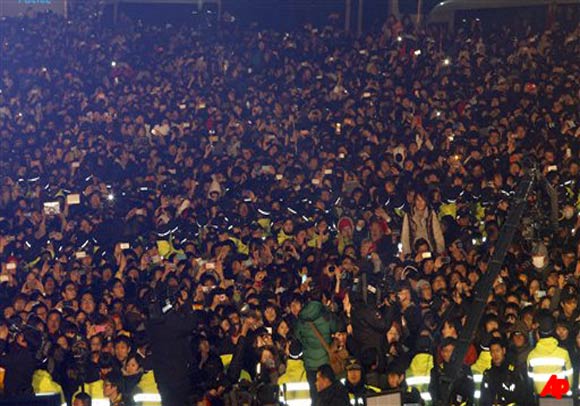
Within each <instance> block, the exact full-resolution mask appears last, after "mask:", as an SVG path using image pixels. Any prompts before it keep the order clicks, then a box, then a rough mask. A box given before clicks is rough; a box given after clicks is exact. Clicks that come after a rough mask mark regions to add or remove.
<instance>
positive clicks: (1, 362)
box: [0, 324, 41, 397]
mask: <svg viewBox="0 0 580 406" xmlns="http://www.w3.org/2000/svg"><path fill="white" fill-rule="evenodd" d="M40 345H41V335H40V333H39V332H38V331H37V330H35V329H33V328H28V327H24V328H23V329H22V330H20V331H17V332H16V333H15V335H14V336H13V337H9V330H8V326H7V325H6V324H2V325H0V366H1V367H2V368H4V370H5V373H4V382H3V383H4V394H5V396H8V397H25V396H30V395H33V394H34V391H33V388H32V376H33V374H34V370H35V369H36V363H37V361H36V357H35V353H36V351H38V349H39V348H40Z"/></svg>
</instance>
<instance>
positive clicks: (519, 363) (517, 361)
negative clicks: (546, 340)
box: [507, 320, 532, 371]
mask: <svg viewBox="0 0 580 406" xmlns="http://www.w3.org/2000/svg"><path fill="white" fill-rule="evenodd" d="M508 333H509V345H508V352H507V359H508V361H509V362H510V363H511V364H512V365H514V366H515V367H516V369H517V370H518V371H527V361H528V355H529V354H530V351H532V346H531V345H530V341H529V340H528V328H527V326H526V323H524V322H523V321H522V320H518V321H517V322H516V323H515V324H514V325H513V326H512V327H511V328H510V329H509V331H508Z"/></svg>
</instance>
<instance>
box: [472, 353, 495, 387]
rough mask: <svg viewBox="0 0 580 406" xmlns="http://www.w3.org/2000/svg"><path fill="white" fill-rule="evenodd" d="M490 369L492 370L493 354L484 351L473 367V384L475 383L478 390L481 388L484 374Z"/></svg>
mask: <svg viewBox="0 0 580 406" xmlns="http://www.w3.org/2000/svg"><path fill="white" fill-rule="evenodd" d="M489 368H491V353H490V352H489V351H482V352H480V353H479V357H477V361H475V363H474V364H473V365H472V366H471V373H472V374H473V382H474V383H475V388H476V389H479V387H480V386H481V381H482V380H483V373H484V372H485V370H486V369H489Z"/></svg>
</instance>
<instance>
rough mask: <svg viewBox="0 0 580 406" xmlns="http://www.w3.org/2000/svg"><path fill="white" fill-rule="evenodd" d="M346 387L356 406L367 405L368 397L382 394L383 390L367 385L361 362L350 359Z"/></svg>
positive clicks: (347, 367) (347, 366)
mask: <svg viewBox="0 0 580 406" xmlns="http://www.w3.org/2000/svg"><path fill="white" fill-rule="evenodd" d="M344 386H345V387H346V389H347V391H348V395H349V398H350V400H351V404H352V402H353V401H354V404H355V405H364V404H366V397H367V395H373V394H376V393H380V392H381V389H380V388H377V387H374V386H371V385H367V383H366V380H365V377H364V375H363V370H362V366H361V364H360V362H359V361H358V360H357V359H356V358H354V357H350V358H349V359H348V360H347V363H346V378H345V380H344Z"/></svg>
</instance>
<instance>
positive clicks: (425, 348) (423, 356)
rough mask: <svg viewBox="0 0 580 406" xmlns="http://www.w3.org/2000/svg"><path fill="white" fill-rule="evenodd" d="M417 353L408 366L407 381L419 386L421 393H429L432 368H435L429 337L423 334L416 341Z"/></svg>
mask: <svg viewBox="0 0 580 406" xmlns="http://www.w3.org/2000/svg"><path fill="white" fill-rule="evenodd" d="M416 347H417V353H416V354H415V356H414V357H413V359H412V360H411V364H410V365H409V368H407V373H406V378H405V382H406V383H407V385H409V386H412V387H414V388H417V390H418V391H419V393H423V394H425V395H427V394H428V393H429V382H430V381H431V369H432V368H433V365H434V363H433V354H432V348H431V347H432V344H431V339H430V338H429V337H425V336H421V337H419V338H418V339H417V342H416Z"/></svg>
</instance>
